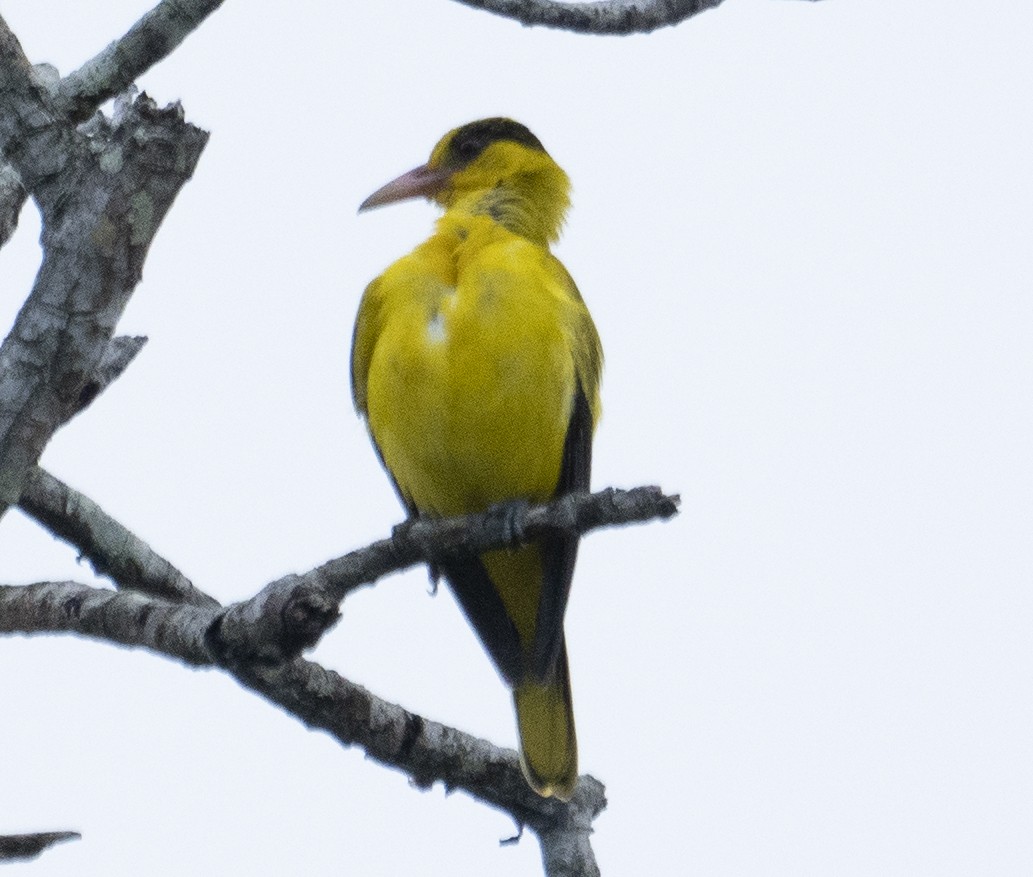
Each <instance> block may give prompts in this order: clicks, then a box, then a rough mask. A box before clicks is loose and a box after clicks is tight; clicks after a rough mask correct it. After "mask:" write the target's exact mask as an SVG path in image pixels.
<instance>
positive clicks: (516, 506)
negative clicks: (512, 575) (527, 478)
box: [487, 499, 531, 550]
mask: <svg viewBox="0 0 1033 877" xmlns="http://www.w3.org/2000/svg"><path fill="white" fill-rule="evenodd" d="M530 507H531V503H529V502H528V501H527V500H526V499H508V500H506V501H505V502H500V503H496V504H495V505H493V506H492V507H491V508H489V509H488V511H487V514H488V516H489V517H490V518H491V519H492V522H493V523H495V522H497V525H498V527H499V529H500V530H501V532H502V537H503V538H504V539H505V540H506V547H507V548H509V549H510V550H513V549H516V548H519V547H520V546H521V545H524V544H525V543H526V542H527V538H526V536H525V535H524V524H523V519H524V513H525V512H526V511H527V510H528V509H529V508H530Z"/></svg>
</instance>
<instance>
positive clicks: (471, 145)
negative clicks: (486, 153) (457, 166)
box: [456, 139, 481, 161]
mask: <svg viewBox="0 0 1033 877" xmlns="http://www.w3.org/2000/svg"><path fill="white" fill-rule="evenodd" d="M480 151H481V145H480V144H479V143H478V142H477V141H476V140H473V139H470V140H460V141H459V142H458V143H457V144H456V154H457V155H458V156H459V157H460V158H461V159H463V160H464V161H469V160H470V159H472V158H476V157H477V153H479V152H480Z"/></svg>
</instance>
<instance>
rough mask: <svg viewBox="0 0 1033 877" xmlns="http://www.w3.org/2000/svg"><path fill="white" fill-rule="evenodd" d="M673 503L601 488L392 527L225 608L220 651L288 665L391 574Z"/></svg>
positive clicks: (637, 516) (647, 493) (653, 515)
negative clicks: (343, 606)
mask: <svg viewBox="0 0 1033 877" xmlns="http://www.w3.org/2000/svg"><path fill="white" fill-rule="evenodd" d="M678 502H679V498H678V497H677V496H667V495H665V494H664V493H663V491H661V490H660V488H659V487H637V488H634V489H633V490H616V489H614V488H607V489H606V490H602V491H599V492H598V493H591V494H588V493H584V494H569V495H567V496H564V497H562V498H560V499H557V500H553V501H552V502H550V503H547V504H545V505H540V506H531V505H511V506H502V507H500V508H499V509H496V510H490V511H488V512H486V513H484V514H479V515H467V516H465V517H458V518H439V519H430V518H425V519H416V520H412V521H407V522H406V523H404V524H401V525H400V526H398V527H396V528H395V531H394V534H393V535H392V536H391V538H390V539H381V540H380V541H379V542H374V543H373V544H372V545H368V546H366V547H365V548H360V549H358V550H356V551H352V552H350V553H349V554H346V555H344V556H343V557H338V558H336V559H334V560H331V561H328V562H327V563H325V564H323V565H322V566H319V567H317V568H316V569H314V570H311V571H310V572H307V573H305V574H304V575H290V576H285V577H284V578H282V579H279V580H277V581H275V582H272V583H271V584H269V585H267V586H266V587H265V588H263V589H262V590H261V591H260V592H259V593H258V594H256V595H255V596H254V597H252V598H251V599H250V600H246V601H244V602H243V603H237V604H235V605H233V606H230V607H229V608H228V609H227V610H226V613H225V615H224V617H223V619H222V622H221V624H220V628H219V634H218V643H219V647H220V648H222V649H224V650H225V651H226V652H227V653H233V654H235V655H237V656H238V657H246V658H248V659H256V660H261V661H277V662H280V661H288V660H291V659H292V658H295V657H297V656H298V655H299V654H301V652H302V651H304V650H305V649H308V648H311V647H312V646H314V645H315V644H316V643H317V642H318V641H319V639H320V637H322V636H323V634H324V633H326V631H327V630H329V629H330V628H331V627H333V625H334V624H335V623H336V622H337V619H338V605H339V604H340V602H341V600H343V599H344V597H345V596H347V594H348V593H350V592H351V591H353V590H355V589H356V588H359V587H361V586H363V585H368V584H371V583H372V582H375V581H376V580H377V579H379V578H380V577H382V576H384V575H387V574H388V573H391V572H396V571H398V570H403V569H407V568H408V567H410V566H413V565H415V564H417V563H428V564H430V565H431V566H433V565H434V564H435V563H436V562H438V561H440V560H443V559H445V558H448V557H449V556H452V555H456V554H480V553H482V552H484V551H490V550H493V549H497V548H513V547H516V546H517V545H522V544H526V543H528V542H533V541H535V540H536V539H540V538H541V537H543V536H548V535H555V534H558V533H562V534H577V535H583V534H585V533H587V532H589V531H591V530H594V529H597V528H599V527H608V526H616V525H619V524H629V523H637V522H644V521H650V520H655V519H666V518H670V517H672V516H673V515H675V514H677V511H678Z"/></svg>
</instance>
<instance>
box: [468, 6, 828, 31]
mask: <svg viewBox="0 0 1033 877" xmlns="http://www.w3.org/2000/svg"><path fill="white" fill-rule="evenodd" d="M457 2H458V3H462V4H464V5H465V6H472V7H473V8H474V9H483V10H484V11H485V12H491V13H492V14H494V15H501V16H502V17H503V18H513V19H516V20H517V21H519V22H520V23H521V24H523V25H525V26H533V25H539V24H540V25H543V26H544V27H553V28H556V29H557V30H569V31H572V32H574V33H582V34H596V35H600V36H628V35H629V34H644V33H650V32H651V31H654V30H657V29H658V28H661V27H670V26H672V25H675V24H679V23H681V22H683V21H685V20H686V19H687V18H691V17H692V16H694V15H698V14H699V13H700V12H703V11H705V10H707V9H713V8H714V7H715V6H720V5H721V3H722V2H723V0H600V2H594V3H593V2H589V3H568V2H561V0H457ZM812 2H813V0H812Z"/></svg>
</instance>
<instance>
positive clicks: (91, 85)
mask: <svg viewBox="0 0 1033 877" xmlns="http://www.w3.org/2000/svg"><path fill="white" fill-rule="evenodd" d="M222 3H223V0H161V2H160V3H159V4H158V5H157V6H155V7H154V8H153V9H152V10H151V11H150V12H148V13H147V14H146V15H144V17H143V18H141V19H140V20H139V21H138V22H137V23H136V24H134V25H133V26H132V27H131V28H130V29H129V31H128V32H127V33H126V34H125V36H123V37H122V38H121V39H119V40H116V41H115V42H113V43H111V44H110V45H109V46H108V47H107V48H106V49H104V50H103V51H102V52H101V53H100V54H98V55H97V56H96V57H95V58H92V59H91V60H89V61H87V62H86V63H85V64H83V66H82V67H80V68H79V69H78V70H76V71H75V72H74V73H70V74H69V75H68V76H66V77H65V78H64V79H62V80H61V83H60V85H59V86H58V92H57V100H56V105H57V108H58V109H59V110H60V111H61V112H63V113H65V114H66V115H67V116H68V118H69V119H71V120H73V121H77V122H81V121H82V120H83V119H86V118H89V116H90V114H91V113H92V112H93V111H94V110H95V109H96V108H97V107H98V106H99V105H100V104H102V103H104V101H106V100H109V99H110V98H113V97H115V95H117V94H121V93H122V92H123V91H125V90H126V89H127V88H129V86H131V85H132V84H133V83H134V82H135V81H136V79H137V78H138V77H139V76H140V75H142V74H143V73H145V72H146V71H147V70H149V69H150V68H151V67H153V66H154V65H155V64H157V63H158V62H159V61H161V60H162V59H164V58H166V57H168V55H169V54H171V52H172V51H173V50H174V49H175V48H176V46H178V45H179V44H180V43H181V42H183V40H184V39H186V37H187V36H189V35H190V33H192V32H193V31H194V30H195V29H196V28H197V27H198V26H199V25H200V24H201V22H202V21H204V20H205V19H206V18H207V17H208V16H209V15H211V14H212V13H213V12H214V11H215V10H216V9H218V8H219V7H220V6H221V5H222Z"/></svg>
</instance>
